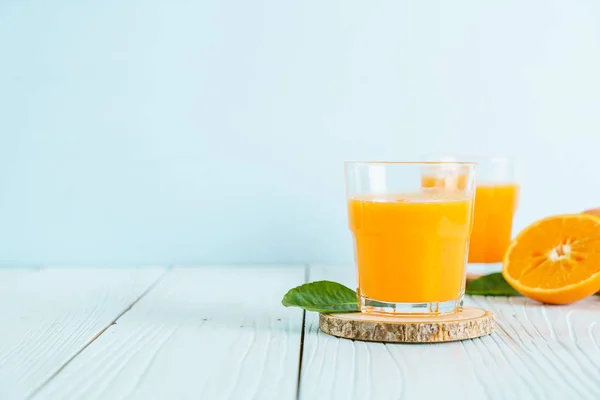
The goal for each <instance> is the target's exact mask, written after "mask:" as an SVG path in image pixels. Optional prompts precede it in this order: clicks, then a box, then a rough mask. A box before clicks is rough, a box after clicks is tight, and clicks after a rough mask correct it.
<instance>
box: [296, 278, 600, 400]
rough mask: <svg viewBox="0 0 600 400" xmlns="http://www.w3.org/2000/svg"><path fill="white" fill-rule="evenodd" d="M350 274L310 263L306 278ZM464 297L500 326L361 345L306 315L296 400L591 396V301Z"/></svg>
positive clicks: (595, 388)
mask: <svg viewBox="0 0 600 400" xmlns="http://www.w3.org/2000/svg"><path fill="white" fill-rule="evenodd" d="M354 275H355V274H354V269H353V268H351V267H343V268H335V267H311V269H310V273H309V281H315V280H320V279H329V280H333V281H337V282H340V283H343V284H345V285H347V286H349V287H351V288H354V287H355V286H356V283H355V277H354ZM466 303H467V304H468V305H474V306H479V307H483V308H487V309H490V310H492V311H494V312H495V313H496V314H497V319H498V320H499V323H500V326H501V327H502V329H503V330H500V331H499V332H498V333H494V334H492V335H490V336H486V337H483V338H479V339H473V340H468V341H463V342H453V343H445V344H433V345H431V344H423V345H415V344H383V343H365V342H358V341H350V340H345V339H337V338H334V337H331V336H329V335H326V334H324V333H322V332H320V331H319V330H318V315H317V314H316V313H307V316H306V329H305V339H304V352H303V359H302V371H301V380H300V398H301V399H307V400H308V399H311V400H312V399H412V398H422V399H430V398H431V399H434V398H435V399H446V398H447V399H453V398H461V399H483V398H487V399H518V398H533V399H536V398H537V399H565V398H581V399H588V398H589V399H592V398H596V399H597V398H598V397H599V395H598V393H599V390H600V386H599V384H598V383H594V381H593V376H594V375H593V374H596V375H595V376H598V375H597V373H598V367H599V365H600V349H599V347H598V344H599V343H600V337H599V335H600V328H597V325H596V323H597V321H599V320H600V319H599V318H598V317H597V315H598V308H599V307H600V303H599V300H598V299H589V300H586V301H585V302H582V303H579V304H575V305H572V306H568V307H552V306H543V305H540V304H535V303H534V302H532V301H528V300H525V299H521V298H512V299H506V298H487V299H486V298H468V299H467V300H466ZM593 310H596V316H595V317H594V315H593ZM586 354H587V355H586ZM596 382H597V380H596Z"/></svg>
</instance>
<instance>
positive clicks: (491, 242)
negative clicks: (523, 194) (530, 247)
mask: <svg viewBox="0 0 600 400" xmlns="http://www.w3.org/2000/svg"><path fill="white" fill-rule="evenodd" d="M437 160H441V161H456V160H468V161H472V162H476V163H477V189H476V192H475V214H474V219H473V232H472V233H471V243H470V245H469V262H470V263H485V264H489V263H499V262H502V259H503V257H504V253H505V252H506V250H507V249H508V245H509V244H510V240H511V237H512V226H513V219H514V214H515V212H516V210H517V205H518V202H519V190H520V186H519V184H518V181H517V177H516V168H515V162H514V161H513V160H511V159H509V158H505V157H473V156H463V157H440V158H438V159H437ZM444 179H445V178H444V177H443V176H442V179H439V177H437V178H436V177H435V176H426V177H424V178H423V186H424V187H443V186H444V185H445V183H444ZM451 185H452V184H451Z"/></svg>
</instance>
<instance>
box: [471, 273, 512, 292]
mask: <svg viewBox="0 0 600 400" xmlns="http://www.w3.org/2000/svg"><path fill="white" fill-rule="evenodd" d="M466 293H467V294H472V295H477V296H520V294H519V292H517V291H516V290H515V289H513V288H512V286H510V285H509V284H508V282H506V280H505V279H504V277H503V276H502V274H501V273H500V272H496V273H493V274H489V275H484V276H482V277H481V278H478V279H475V280H474V281H471V282H468V283H467V288H466Z"/></svg>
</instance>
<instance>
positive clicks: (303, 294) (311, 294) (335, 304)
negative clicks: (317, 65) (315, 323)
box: [281, 281, 359, 313]
mask: <svg viewBox="0 0 600 400" xmlns="http://www.w3.org/2000/svg"><path fill="white" fill-rule="evenodd" d="M281 304H283V305H284V306H286V307H300V308H303V309H305V310H307V311H316V312H324V313H338V312H358V311H359V309H358V301H357V299H356V292H355V291H354V290H352V289H350V288H348V287H346V286H344V285H341V284H339V283H336V282H331V281H318V282H311V283H305V284H304V285H302V286H298V287H296V288H293V289H291V290H290V291H289V292H287V293H286V295H285V296H283V300H281Z"/></svg>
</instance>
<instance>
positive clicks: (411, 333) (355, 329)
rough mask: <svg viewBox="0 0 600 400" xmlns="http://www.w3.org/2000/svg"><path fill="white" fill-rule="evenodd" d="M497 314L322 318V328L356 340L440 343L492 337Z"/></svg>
mask: <svg viewBox="0 0 600 400" xmlns="http://www.w3.org/2000/svg"><path fill="white" fill-rule="evenodd" d="M495 325H496V324H495V322H494V314H492V313H491V312H489V311H486V310H483V309H481V308H474V307H465V308H463V310H462V311H461V312H459V313H457V314H448V315H440V316H435V317H429V316H407V317H396V316H384V315H377V314H365V313H347V314H320V316H319V328H321V330H322V331H323V332H325V333H327V334H330V335H333V336H337V337H341V338H346V339H353V340H366V341H371V342H393V343H437V342H452V341H455V340H465V339H473V338H477V337H480V336H485V335H489V334H490V333H492V332H494V328H495Z"/></svg>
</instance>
